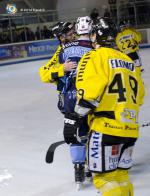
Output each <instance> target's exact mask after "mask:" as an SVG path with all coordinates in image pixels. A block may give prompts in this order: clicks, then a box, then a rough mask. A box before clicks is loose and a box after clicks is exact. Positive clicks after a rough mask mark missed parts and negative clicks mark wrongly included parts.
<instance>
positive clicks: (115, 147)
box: [111, 145, 119, 155]
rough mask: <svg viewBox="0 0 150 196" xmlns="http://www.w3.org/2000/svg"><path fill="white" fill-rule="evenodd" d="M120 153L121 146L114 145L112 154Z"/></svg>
mask: <svg viewBox="0 0 150 196" xmlns="http://www.w3.org/2000/svg"><path fill="white" fill-rule="evenodd" d="M118 153H119V146H118V145H113V146H112V152H111V155H117V154H118Z"/></svg>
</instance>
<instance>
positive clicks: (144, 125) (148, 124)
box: [140, 123, 150, 127]
mask: <svg viewBox="0 0 150 196" xmlns="http://www.w3.org/2000/svg"><path fill="white" fill-rule="evenodd" d="M148 126H150V123H146V124H142V125H140V127H148Z"/></svg>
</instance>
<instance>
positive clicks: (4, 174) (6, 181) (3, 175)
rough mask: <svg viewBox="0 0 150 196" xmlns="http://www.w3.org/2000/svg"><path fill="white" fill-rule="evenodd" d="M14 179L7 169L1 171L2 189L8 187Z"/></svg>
mask: <svg viewBox="0 0 150 196" xmlns="http://www.w3.org/2000/svg"><path fill="white" fill-rule="evenodd" d="M12 177H13V176H12V175H11V174H10V173H9V172H8V170H7V169H3V170H1V169H0V188H2V187H3V186H7V185H8V184H9V181H10V180H11V179H12Z"/></svg>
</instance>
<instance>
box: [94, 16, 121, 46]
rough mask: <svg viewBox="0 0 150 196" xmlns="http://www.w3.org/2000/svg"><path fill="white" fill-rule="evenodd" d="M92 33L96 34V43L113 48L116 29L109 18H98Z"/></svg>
mask: <svg viewBox="0 0 150 196" xmlns="http://www.w3.org/2000/svg"><path fill="white" fill-rule="evenodd" d="M93 32H94V33H95V34H96V42H97V43H98V44H99V45H101V46H114V44H115V38H116V35H117V33H118V28H117V26H116V24H115V23H114V22H113V21H112V20H111V19H110V18H107V17H98V18H97V22H96V24H95V25H94V26H93Z"/></svg>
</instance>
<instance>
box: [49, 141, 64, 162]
mask: <svg viewBox="0 0 150 196" xmlns="http://www.w3.org/2000/svg"><path fill="white" fill-rule="evenodd" d="M64 143H65V141H59V142H55V143H53V144H51V145H50V147H49V149H48V150H47V153H46V158H45V161H46V163H52V162H53V160H54V152H55V149H56V148H57V147H58V146H60V145H61V144H64Z"/></svg>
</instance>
